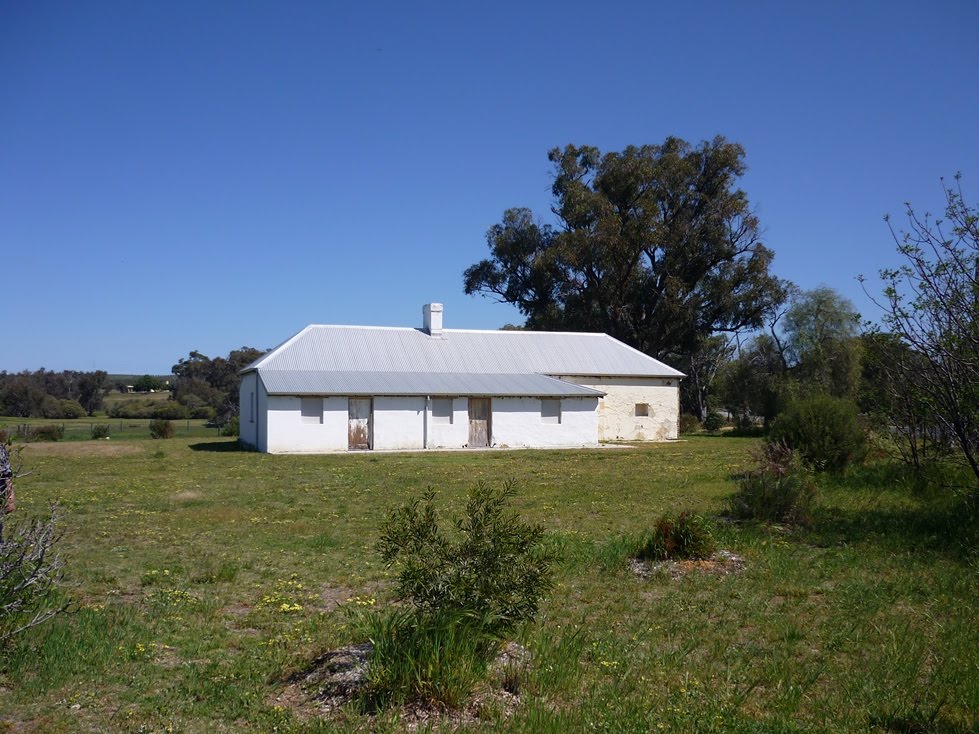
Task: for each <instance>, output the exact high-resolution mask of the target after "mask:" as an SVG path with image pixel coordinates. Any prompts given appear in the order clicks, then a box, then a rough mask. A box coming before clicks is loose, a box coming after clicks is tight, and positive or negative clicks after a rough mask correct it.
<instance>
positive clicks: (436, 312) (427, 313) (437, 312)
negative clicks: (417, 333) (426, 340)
mask: <svg viewBox="0 0 979 734" xmlns="http://www.w3.org/2000/svg"><path fill="white" fill-rule="evenodd" d="M422 316H424V318H425V321H424V328H425V331H427V332H428V334H429V336H432V337H435V338H436V339H441V338H442V304H441V303H426V304H425V305H424V306H423V307H422Z"/></svg>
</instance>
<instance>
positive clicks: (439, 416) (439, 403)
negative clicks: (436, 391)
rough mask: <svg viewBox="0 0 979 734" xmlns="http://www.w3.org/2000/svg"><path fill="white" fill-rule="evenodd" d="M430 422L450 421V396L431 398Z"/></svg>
mask: <svg viewBox="0 0 979 734" xmlns="http://www.w3.org/2000/svg"><path fill="white" fill-rule="evenodd" d="M432 423H452V398H433V399H432Z"/></svg>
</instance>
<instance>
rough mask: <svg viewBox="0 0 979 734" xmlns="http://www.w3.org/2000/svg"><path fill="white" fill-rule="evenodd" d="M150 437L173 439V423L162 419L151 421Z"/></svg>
mask: <svg viewBox="0 0 979 734" xmlns="http://www.w3.org/2000/svg"><path fill="white" fill-rule="evenodd" d="M150 436H151V437H152V438H173V423H172V422H171V421H168V420H163V419H161V418H156V419H154V420H151V421H150Z"/></svg>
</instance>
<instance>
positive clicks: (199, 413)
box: [190, 405, 237, 435]
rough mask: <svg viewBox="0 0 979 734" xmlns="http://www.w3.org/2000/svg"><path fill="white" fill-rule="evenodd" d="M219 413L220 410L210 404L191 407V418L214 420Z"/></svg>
mask: <svg viewBox="0 0 979 734" xmlns="http://www.w3.org/2000/svg"><path fill="white" fill-rule="evenodd" d="M217 414H218V412H217V411H216V410H215V409H214V408H212V407H211V406H210V405H198V406H197V407H196V408H191V410H190V417H191V418H202V419H204V420H206V421H212V420H214V418H215V416H216V415H217ZM236 435H237V434H236Z"/></svg>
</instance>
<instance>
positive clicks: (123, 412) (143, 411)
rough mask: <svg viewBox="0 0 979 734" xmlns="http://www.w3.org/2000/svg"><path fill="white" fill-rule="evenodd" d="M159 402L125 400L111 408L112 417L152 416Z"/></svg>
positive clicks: (110, 415)
mask: <svg viewBox="0 0 979 734" xmlns="http://www.w3.org/2000/svg"><path fill="white" fill-rule="evenodd" d="M156 405H157V403H155V402H154V401H152V400H142V399H138V398H136V399H132V400H123V401H121V402H119V403H116V404H115V405H113V406H112V407H111V408H109V417H110V418H152V417H153V415H152V414H153V408H154V407H156Z"/></svg>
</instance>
